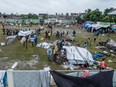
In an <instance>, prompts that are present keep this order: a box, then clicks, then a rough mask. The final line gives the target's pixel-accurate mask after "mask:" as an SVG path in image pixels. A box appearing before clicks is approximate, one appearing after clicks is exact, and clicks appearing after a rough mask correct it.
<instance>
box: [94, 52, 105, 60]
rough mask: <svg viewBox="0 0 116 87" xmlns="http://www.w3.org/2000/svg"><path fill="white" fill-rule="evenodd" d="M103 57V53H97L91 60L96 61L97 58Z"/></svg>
mask: <svg viewBox="0 0 116 87" xmlns="http://www.w3.org/2000/svg"><path fill="white" fill-rule="evenodd" d="M104 56H105V54H103V53H97V54H95V55H93V59H94V60H96V59H97V58H99V57H104Z"/></svg>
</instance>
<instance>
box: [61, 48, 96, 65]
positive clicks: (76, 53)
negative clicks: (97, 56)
mask: <svg viewBox="0 0 116 87" xmlns="http://www.w3.org/2000/svg"><path fill="white" fill-rule="evenodd" d="M63 48H64V49H65V50H66V56H67V59H68V61H69V63H70V64H84V63H85V62H88V63H89V64H92V63H93V62H94V60H93V58H92V54H91V53H90V52H89V51H88V50H86V49H84V48H81V47H76V46H63Z"/></svg>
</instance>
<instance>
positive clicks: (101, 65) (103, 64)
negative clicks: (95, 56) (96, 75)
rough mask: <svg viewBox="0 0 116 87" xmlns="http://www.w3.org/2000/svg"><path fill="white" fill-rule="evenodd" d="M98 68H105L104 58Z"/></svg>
mask: <svg viewBox="0 0 116 87" xmlns="http://www.w3.org/2000/svg"><path fill="white" fill-rule="evenodd" d="M100 68H101V69H105V68H106V63H105V59H102V61H101V64H100Z"/></svg>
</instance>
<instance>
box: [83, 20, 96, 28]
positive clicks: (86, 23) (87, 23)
mask: <svg viewBox="0 0 116 87" xmlns="http://www.w3.org/2000/svg"><path fill="white" fill-rule="evenodd" d="M89 24H95V23H94V22H92V21H86V22H85V23H84V24H83V27H84V28H87V27H88V25H89Z"/></svg>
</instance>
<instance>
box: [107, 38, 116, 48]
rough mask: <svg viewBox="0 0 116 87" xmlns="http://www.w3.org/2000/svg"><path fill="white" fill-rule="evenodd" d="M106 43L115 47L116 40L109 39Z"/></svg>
mask: <svg viewBox="0 0 116 87" xmlns="http://www.w3.org/2000/svg"><path fill="white" fill-rule="evenodd" d="M107 44H108V45H111V46H114V47H116V42H115V41H114V40H110V42H108V43H107Z"/></svg>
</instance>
